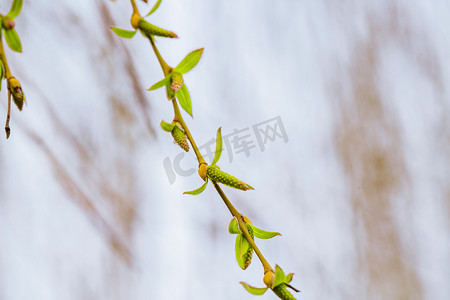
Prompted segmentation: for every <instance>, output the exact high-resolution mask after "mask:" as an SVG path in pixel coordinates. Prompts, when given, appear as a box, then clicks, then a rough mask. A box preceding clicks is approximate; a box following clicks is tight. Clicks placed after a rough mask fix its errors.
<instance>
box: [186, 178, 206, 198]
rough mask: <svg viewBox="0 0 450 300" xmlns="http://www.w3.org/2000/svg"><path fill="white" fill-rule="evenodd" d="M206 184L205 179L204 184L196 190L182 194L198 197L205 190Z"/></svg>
mask: <svg viewBox="0 0 450 300" xmlns="http://www.w3.org/2000/svg"><path fill="white" fill-rule="evenodd" d="M207 184H208V179H206V181H205V183H204V184H203V185H202V186H201V187H199V188H198V189H196V190H193V191H190V192H184V193H183V194H188V195H198V194H200V193H201V192H203V191H204V190H205V188H206V185H207Z"/></svg>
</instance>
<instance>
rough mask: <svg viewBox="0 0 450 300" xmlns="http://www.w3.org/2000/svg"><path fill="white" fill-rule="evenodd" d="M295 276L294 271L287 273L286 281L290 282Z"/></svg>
mask: <svg viewBox="0 0 450 300" xmlns="http://www.w3.org/2000/svg"><path fill="white" fill-rule="evenodd" d="M293 276H294V273H289V274H287V275H286V278H285V281H284V283H286V284H288V283H289V282H291V281H292V277H293Z"/></svg>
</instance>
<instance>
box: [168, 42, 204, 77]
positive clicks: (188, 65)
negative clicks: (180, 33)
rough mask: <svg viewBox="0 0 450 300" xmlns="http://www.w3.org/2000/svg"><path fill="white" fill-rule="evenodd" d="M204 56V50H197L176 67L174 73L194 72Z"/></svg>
mask: <svg viewBox="0 0 450 300" xmlns="http://www.w3.org/2000/svg"><path fill="white" fill-rule="evenodd" d="M202 54H203V48H201V49H197V50H194V51H192V52H191V53H189V54H188V55H186V57H185V58H184V59H183V60H182V61H181V62H180V63H179V64H178V66H176V67H175V69H174V71H176V72H178V73H181V74H185V73H187V72H189V71H190V70H192V68H193V67H195V66H196V65H197V64H198V62H199V61H200V58H201V57H202Z"/></svg>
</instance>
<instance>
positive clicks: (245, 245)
mask: <svg viewBox="0 0 450 300" xmlns="http://www.w3.org/2000/svg"><path fill="white" fill-rule="evenodd" d="M250 247H251V246H250V243H249V242H248V241H247V239H246V238H245V237H244V236H243V235H242V233H239V234H238V235H237V237H236V245H235V247H234V250H235V252H236V260H237V262H238V264H239V266H240V267H241V268H242V269H243V270H245V269H246V268H247V267H248V265H247V266H246V265H245V261H244V254H245V253H247V250H248V249H249V248H250Z"/></svg>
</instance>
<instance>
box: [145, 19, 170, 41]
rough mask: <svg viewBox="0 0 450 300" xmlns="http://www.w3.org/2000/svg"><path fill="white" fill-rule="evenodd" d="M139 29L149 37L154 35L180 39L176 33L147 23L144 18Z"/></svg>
mask: <svg viewBox="0 0 450 300" xmlns="http://www.w3.org/2000/svg"><path fill="white" fill-rule="evenodd" d="M138 28H139V29H140V30H141V31H142V33H144V34H145V35H146V36H147V37H150V36H152V35H156V36H163V37H168V38H176V37H178V36H177V35H176V34H175V33H173V32H172V31H169V30H165V29H162V28H160V27H158V26H155V25H153V24H150V23H149V22H147V21H145V20H144V19H143V18H141V19H139V23H138Z"/></svg>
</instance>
